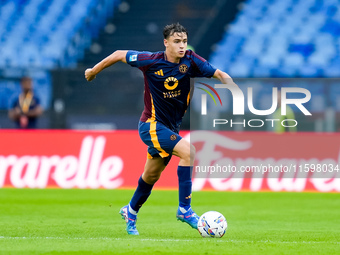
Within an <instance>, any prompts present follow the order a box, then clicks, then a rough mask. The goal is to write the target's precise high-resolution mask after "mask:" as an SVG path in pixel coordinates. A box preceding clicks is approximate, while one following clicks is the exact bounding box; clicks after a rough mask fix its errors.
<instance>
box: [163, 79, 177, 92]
mask: <svg viewBox="0 0 340 255" xmlns="http://www.w3.org/2000/svg"><path fill="white" fill-rule="evenodd" d="M177 86H178V80H177V79H176V78H175V77H172V76H171V77H168V78H166V80H165V81H164V87H165V88H166V89H168V90H174V89H175V88H177Z"/></svg>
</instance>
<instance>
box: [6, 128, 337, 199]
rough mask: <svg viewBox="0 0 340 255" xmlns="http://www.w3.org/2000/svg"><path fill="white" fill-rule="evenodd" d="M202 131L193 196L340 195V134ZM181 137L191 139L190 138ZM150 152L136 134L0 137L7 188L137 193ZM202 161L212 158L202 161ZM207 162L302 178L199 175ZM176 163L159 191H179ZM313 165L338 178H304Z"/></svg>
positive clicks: (11, 133)
mask: <svg viewBox="0 0 340 255" xmlns="http://www.w3.org/2000/svg"><path fill="white" fill-rule="evenodd" d="M195 132H203V133H194V134H193V132H192V133H191V142H192V143H193V144H194V145H195V147H196V155H197V160H196V161H195V167H194V177H196V178H194V180H193V189H194V190H202V189H214V190H233V191H239V190H251V191H262V190H271V191H320V192H340V170H339V171H337V170H336V168H337V167H339V144H340V136H339V135H338V134H315V133H305V134H301V133H296V134H281V135H277V134H271V133H261V132H259V133H257V132H249V133H248V132H242V133H235V132H220V133H209V134H207V133H204V132H206V131H195ZM181 135H182V136H184V137H186V138H187V139H188V138H189V133H188V132H183V133H181ZM146 148H147V147H146V145H144V144H143V142H142V141H141V140H140V139H139V136H138V132H137V131H114V132H91V131H53V130H52V131H51V130H32V131H17V130H1V132H0V187H15V188H26V187H28V188H48V187H60V188H93V189H96V188H106V189H116V188H132V187H135V186H136V184H137V181H138V178H139V176H140V175H141V174H142V172H143V168H144V164H145V159H146ZM200 154H201V155H202V154H204V155H210V156H208V157H204V158H205V162H202V157H201V156H200ZM207 160H208V162H207ZM207 163H208V165H211V166H213V165H215V166H218V165H220V166H233V167H235V168H237V169H240V168H242V167H247V166H248V168H249V167H251V166H253V165H254V166H258V167H260V166H261V169H262V170H263V169H265V170H267V169H268V168H270V167H275V166H278V165H282V164H283V165H285V166H288V165H290V167H293V168H294V167H295V169H297V170H300V171H296V172H297V175H299V176H298V177H299V178H282V175H280V176H279V175H277V174H276V173H267V172H266V173H265V174H263V175H261V176H260V177H259V176H258V175H255V174H253V173H249V172H245V173H241V174H238V175H236V174H235V173H232V172H229V173H228V175H227V176H224V177H223V178H209V175H208V174H207V173H204V174H203V175H202V173H200V174H197V170H202V169H200V168H199V167H200V166H201V165H204V164H205V165H206V164H207ZM177 164H178V159H177V158H176V157H173V159H172V161H171V162H170V164H169V165H168V167H167V168H166V169H165V171H164V172H163V173H162V176H161V179H160V180H159V181H158V182H157V184H156V186H155V188H165V189H177V186H178V184H177V176H176V172H177V171H176V169H177ZM311 164H312V165H313V168H315V169H316V170H317V169H318V168H320V169H321V170H322V169H323V167H324V168H325V167H326V168H329V167H330V166H332V167H333V168H334V171H332V172H331V173H329V172H330V171H328V172H327V174H325V175H324V176H322V173H321V177H323V178H320V173H319V175H316V172H314V173H311V171H309V172H308V173H307V174H305V172H304V170H305V169H306V168H310V167H311ZM266 167H267V168H266ZM195 170H196V172H195ZM304 174H305V175H304ZM283 177H284V176H283Z"/></svg>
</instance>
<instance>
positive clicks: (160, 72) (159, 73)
mask: <svg viewBox="0 0 340 255" xmlns="http://www.w3.org/2000/svg"><path fill="white" fill-rule="evenodd" d="M155 74H157V75H159V76H164V74H163V69H161V70H159V71H157V72H155Z"/></svg>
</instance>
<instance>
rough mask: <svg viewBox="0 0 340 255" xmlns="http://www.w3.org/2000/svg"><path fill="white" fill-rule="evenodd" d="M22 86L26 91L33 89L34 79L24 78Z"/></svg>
mask: <svg viewBox="0 0 340 255" xmlns="http://www.w3.org/2000/svg"><path fill="white" fill-rule="evenodd" d="M21 87H22V90H23V91H24V92H28V91H30V90H32V81H31V80H30V79H23V80H22V81H21Z"/></svg>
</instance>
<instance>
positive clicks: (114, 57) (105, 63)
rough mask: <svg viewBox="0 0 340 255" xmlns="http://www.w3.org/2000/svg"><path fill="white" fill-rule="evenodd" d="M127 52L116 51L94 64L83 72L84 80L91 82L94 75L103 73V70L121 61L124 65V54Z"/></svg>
mask: <svg viewBox="0 0 340 255" xmlns="http://www.w3.org/2000/svg"><path fill="white" fill-rule="evenodd" d="M127 52H128V51H127V50H116V51H115V52H113V53H112V54H111V55H109V56H108V57H106V58H104V59H103V60H102V61H100V62H99V63H98V64H96V65H95V66H94V67H93V68H88V69H86V70H85V78H86V80H87V81H92V80H93V79H94V78H96V75H97V74H98V73H100V72H101V71H103V70H104V69H105V68H107V67H109V66H112V65H114V64H116V63H117V62H118V61H122V62H123V63H126V54H127Z"/></svg>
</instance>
